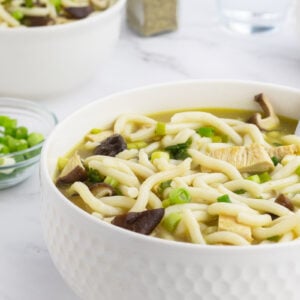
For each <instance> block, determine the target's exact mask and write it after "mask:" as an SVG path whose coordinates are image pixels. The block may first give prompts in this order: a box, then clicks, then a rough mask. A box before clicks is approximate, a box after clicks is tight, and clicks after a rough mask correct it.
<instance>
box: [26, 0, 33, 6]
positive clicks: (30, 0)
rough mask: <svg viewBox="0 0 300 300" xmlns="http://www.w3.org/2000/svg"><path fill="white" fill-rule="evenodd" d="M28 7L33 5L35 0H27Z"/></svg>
mask: <svg viewBox="0 0 300 300" xmlns="http://www.w3.org/2000/svg"><path fill="white" fill-rule="evenodd" d="M25 6H26V7H33V0H25Z"/></svg>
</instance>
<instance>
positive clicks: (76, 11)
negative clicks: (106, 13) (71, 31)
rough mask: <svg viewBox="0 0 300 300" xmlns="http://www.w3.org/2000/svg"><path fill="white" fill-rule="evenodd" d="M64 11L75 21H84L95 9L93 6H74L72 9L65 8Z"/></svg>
mask: <svg viewBox="0 0 300 300" xmlns="http://www.w3.org/2000/svg"><path fill="white" fill-rule="evenodd" d="M64 10H65V11H66V12H67V14H68V15H69V16H70V17H71V18H74V19H84V18H86V17H87V16H88V15H89V14H91V13H92V11H93V9H92V8H91V6H72V7H65V8H64Z"/></svg>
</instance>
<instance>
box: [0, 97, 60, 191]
mask: <svg viewBox="0 0 300 300" xmlns="http://www.w3.org/2000/svg"><path fill="white" fill-rule="evenodd" d="M56 123H57V119H56V117H55V115H54V114H53V113H51V112H49V111H48V110H47V109H45V108H44V107H43V106H41V105H38V104H36V103H34V102H31V101H28V100H21V99H12V98H0V189H4V188H8V187H11V186H13V185H15V184H17V183H20V182H21V181H23V180H24V179H26V178H28V177H29V176H30V175H31V174H32V172H33V170H34V168H35V167H36V166H37V163H38V162H39V160H40V152H41V149H42V146H43V142H44V140H45V139H46V137H47V136H48V135H49V133H50V132H51V130H52V129H53V128H54V126H55V125H56Z"/></svg>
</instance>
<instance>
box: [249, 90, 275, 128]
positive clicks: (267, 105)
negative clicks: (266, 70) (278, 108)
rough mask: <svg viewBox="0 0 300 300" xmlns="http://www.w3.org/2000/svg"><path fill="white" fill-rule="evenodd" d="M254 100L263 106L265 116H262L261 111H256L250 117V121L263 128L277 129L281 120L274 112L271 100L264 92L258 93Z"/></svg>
mask: <svg viewBox="0 0 300 300" xmlns="http://www.w3.org/2000/svg"><path fill="white" fill-rule="evenodd" d="M254 101H256V102H257V103H258V104H259V105H260V106H261V108H262V110H263V112H264V114H265V116H266V117H265V118H263V117H262V115H261V114H260V113H255V114H254V115H253V116H251V117H250V119H249V120H248V123H253V124H255V125H256V126H257V127H258V128H259V129H261V130H273V129H275V128H276V127H277V126H278V125H279V123H280V121H279V118H278V117H277V115H276V114H275V112H274V109H273V106H272V105H271V102H270V101H269V99H268V98H267V97H266V96H265V95H264V94H258V95H256V96H255V98H254Z"/></svg>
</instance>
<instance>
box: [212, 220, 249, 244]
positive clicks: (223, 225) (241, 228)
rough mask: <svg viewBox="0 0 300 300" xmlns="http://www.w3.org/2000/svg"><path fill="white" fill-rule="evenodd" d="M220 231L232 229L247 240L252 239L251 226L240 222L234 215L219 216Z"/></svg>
mask: <svg viewBox="0 0 300 300" xmlns="http://www.w3.org/2000/svg"><path fill="white" fill-rule="evenodd" d="M218 231H231V232H234V233H236V234H239V235H240V236H242V237H243V238H245V239H246V240H247V241H249V242H251V241H252V235H251V228H250V227H249V226H246V225H243V224H240V223H238V222H237V221H236V218H235V217H232V216H224V215H220V216H219V223H218Z"/></svg>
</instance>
